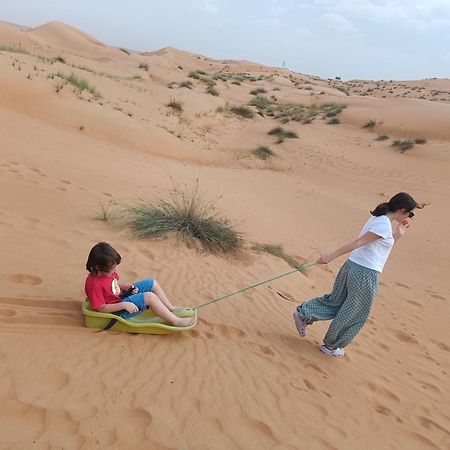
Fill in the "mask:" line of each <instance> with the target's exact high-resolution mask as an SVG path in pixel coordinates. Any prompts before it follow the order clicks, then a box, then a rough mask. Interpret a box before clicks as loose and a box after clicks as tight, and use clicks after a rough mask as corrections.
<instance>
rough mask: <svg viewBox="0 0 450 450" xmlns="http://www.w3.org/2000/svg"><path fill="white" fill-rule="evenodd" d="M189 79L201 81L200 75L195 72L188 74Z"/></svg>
mask: <svg viewBox="0 0 450 450" xmlns="http://www.w3.org/2000/svg"><path fill="white" fill-rule="evenodd" d="M188 77H189V78H194V79H195V80H200V78H201V77H200V75H199V74H198V73H197V72H196V71H195V70H191V71H190V72H189V73H188Z"/></svg>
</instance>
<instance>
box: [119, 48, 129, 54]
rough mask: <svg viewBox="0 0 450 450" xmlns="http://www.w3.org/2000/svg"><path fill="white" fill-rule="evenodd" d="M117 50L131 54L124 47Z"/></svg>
mask: <svg viewBox="0 0 450 450" xmlns="http://www.w3.org/2000/svg"><path fill="white" fill-rule="evenodd" d="M119 50H120V51H121V52H124V53H126V54H127V55H131V53H130V51H129V50H127V49H126V48H119Z"/></svg>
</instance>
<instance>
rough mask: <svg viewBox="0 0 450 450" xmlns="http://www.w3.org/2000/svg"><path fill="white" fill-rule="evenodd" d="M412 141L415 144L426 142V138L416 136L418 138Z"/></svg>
mask: <svg viewBox="0 0 450 450" xmlns="http://www.w3.org/2000/svg"><path fill="white" fill-rule="evenodd" d="M414 143H416V144H426V143H427V140H426V139H425V138H423V137H418V138H415V139H414Z"/></svg>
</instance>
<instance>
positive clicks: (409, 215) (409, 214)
mask: <svg viewBox="0 0 450 450" xmlns="http://www.w3.org/2000/svg"><path fill="white" fill-rule="evenodd" d="M408 217H409V218H410V219H412V218H413V217H414V213H413V212H412V211H409V212H408Z"/></svg>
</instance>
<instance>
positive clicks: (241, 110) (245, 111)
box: [230, 106, 254, 119]
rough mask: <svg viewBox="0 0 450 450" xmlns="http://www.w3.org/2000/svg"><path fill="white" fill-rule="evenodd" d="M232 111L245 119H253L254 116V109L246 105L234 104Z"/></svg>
mask: <svg viewBox="0 0 450 450" xmlns="http://www.w3.org/2000/svg"><path fill="white" fill-rule="evenodd" d="M230 111H231V112H232V113H234V114H236V115H237V116H241V117H243V118H244V119H251V118H252V117H253V116H254V114H253V111H252V110H251V109H250V108H247V107H246V106H232V107H231V108H230Z"/></svg>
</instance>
